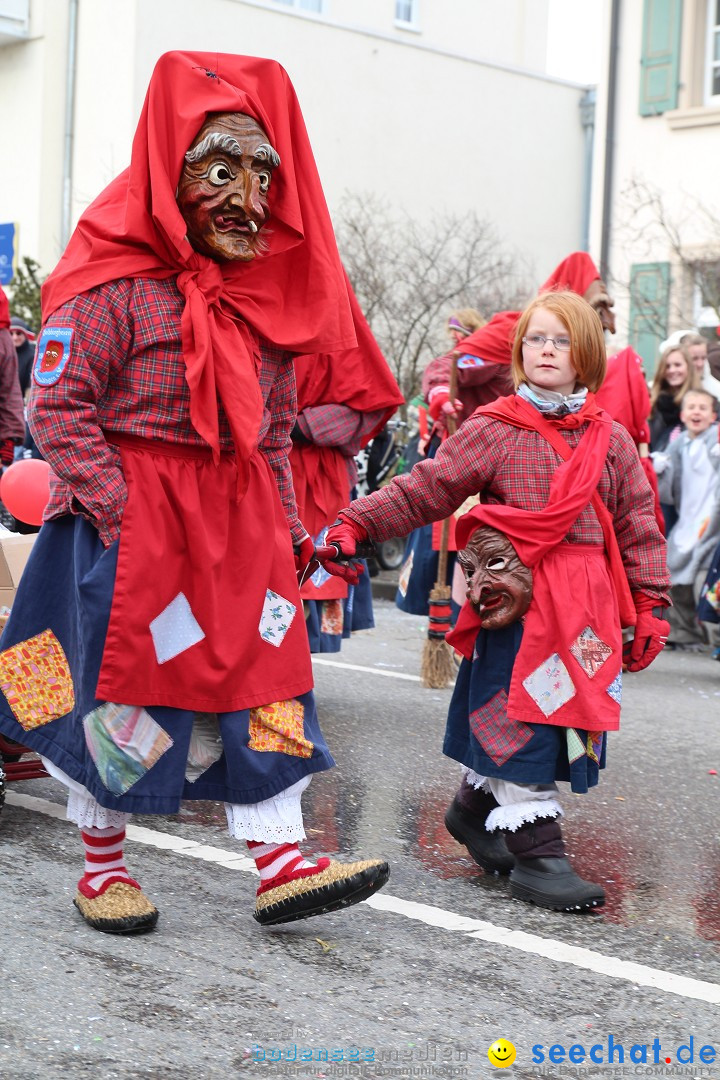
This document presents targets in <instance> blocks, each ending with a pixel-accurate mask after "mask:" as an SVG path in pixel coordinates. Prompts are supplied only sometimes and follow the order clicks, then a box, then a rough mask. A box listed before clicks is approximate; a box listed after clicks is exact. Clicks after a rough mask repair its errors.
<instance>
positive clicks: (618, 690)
mask: <svg viewBox="0 0 720 1080" xmlns="http://www.w3.org/2000/svg"><path fill="white" fill-rule="evenodd" d="M605 693H606V694H609V695H610V697H611V698H612V699H613V701H617V703H618V705H619V704H620V702H621V701H622V671H618V673H617V675H616V676H615V678H614V679H613V681H612V682H611V683H610V685H609V686H608V688H607V690H606V691H605Z"/></svg>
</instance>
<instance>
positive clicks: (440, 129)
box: [0, 0, 592, 280]
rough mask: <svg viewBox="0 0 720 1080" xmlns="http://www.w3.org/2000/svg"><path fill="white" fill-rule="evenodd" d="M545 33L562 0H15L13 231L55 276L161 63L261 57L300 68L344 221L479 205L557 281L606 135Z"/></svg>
mask: <svg viewBox="0 0 720 1080" xmlns="http://www.w3.org/2000/svg"><path fill="white" fill-rule="evenodd" d="M547 25H548V3H547V0H203V3H198V2H197V0H0V123H1V125H2V130H3V132H4V135H5V140H6V146H7V147H9V148H10V149H9V150H8V152H7V155H6V156H5V161H6V167H5V168H4V169H3V170H0V220H2V221H5V222H17V223H18V226H19V229H18V233H19V254H20V256H31V257H33V258H35V259H37V260H38V261H39V262H40V263H41V265H42V268H43V270H44V271H47V270H49V269H51V268H52V266H53V265H54V264H55V262H56V261H57V259H58V257H59V255H60V254H61V252H62V249H63V247H64V244H65V242H66V240H67V237H68V235H69V233H70V231H71V229H72V227H73V226H74V224H75V222H76V221H77V218H78V217H79V215H80V214H81V213H82V211H83V209H84V208H85V207H86V206H87V205H88V204H89V203H90V202H91V201H92V199H93V198H94V197H95V196H96V195H97V194H98V193H99V192H100V191H101V190H102V188H103V187H104V186H105V185H106V184H107V183H109V181H110V180H111V179H112V178H113V177H114V176H115V175H117V173H118V172H120V171H121V170H122V169H123V168H124V167H125V166H126V165H127V163H128V161H129V156H130V148H131V140H132V135H133V132H134V129H135V125H136V122H137V117H138V114H139V111H140V108H141V106H142V101H143V97H144V94H145V89H146V87H147V82H148V79H149V76H150V73H151V71H152V68H153V65H154V63H155V61H156V60H157V58H158V56H159V55H160V54H161V53H163V52H165V51H167V50H169V49H195V50H203V51H221V52H233V53H245V54H251V55H259V56H271V57H274V58H275V59H277V60H279V61H280V63H282V64H283V65H284V67H285V68H286V69H287V70H288V72H289V74H290V76H291V78H292V80H293V83H294V85H295V87H296V90H297V93H298V97H299V100H300V103H301V107H302V109H303V113H304V116H305V120H306V124H307V127H308V130H309V134H310V138H311V141H312V145H313V148H314V151H315V155H316V158H317V162H318V168H319V171H320V176H321V179H322V181H323V185H324V189H325V193H326V197H327V200H328V204H329V206H330V210H331V213H335V212H336V211H337V208H338V207H339V206H340V204H341V202H342V200H343V198H344V197H345V195H346V194H348V193H352V194H353V195H355V196H358V195H361V196H362V195H364V194H368V195H370V196H374V197H376V198H379V199H380V200H382V202H383V205H385V206H391V207H395V208H396V209H397V212H398V213H400V212H402V211H404V212H406V213H408V214H410V215H411V216H412V217H414V218H416V219H417V220H429V219H430V218H431V217H432V216H433V215H445V214H450V213H454V214H463V213H466V212H467V211H471V210H472V211H474V212H476V213H477V215H478V216H479V217H480V218H482V219H486V220H488V221H490V222H491V223H492V225H493V226H494V228H495V230H496V231H497V235H498V239H499V242H500V243H501V244H503V245H504V246H506V247H507V249H508V250H509V251H512V252H517V253H518V257H519V258H521V259H522V260H523V266H524V269H525V270H526V272H528V273H529V274H530V275H531V276H532V278H533V279H537V280H542V279H543V278H544V277H545V275H546V274H547V273H548V272H549V271H550V270H551V269H552V267H553V265H555V264H556V263H557V262H558V261H559V260H560V259H561V258H562V257H563V256H564V255H566V254H567V253H568V252H569V251H572V250H574V249H577V248H580V247H582V246H583V241H584V238H585V236H586V235H587V213H588V212H589V211H588V205H589V203H588V199H589V189H588V185H589V161H590V158H589V154H588V145H589V143H588V134H589V132H590V133H591V130H592V129H591V123H592V110H590V114H588V112H587V109H585V110H584V111H583V110H581V103H582V101H583V99H584V98H586V88H585V87H583V86H581V85H579V84H576V83H569V82H565V81H562V80H559V79H554V78H550V77H547V76H546V75H544V74H543V68H544V63H545V52H546V43H547ZM588 115H589V116H590V120H588ZM584 125H585V126H584ZM538 126H540V128H541V134H538ZM550 161H552V163H553V165H552V167H548V165H549V163H550Z"/></svg>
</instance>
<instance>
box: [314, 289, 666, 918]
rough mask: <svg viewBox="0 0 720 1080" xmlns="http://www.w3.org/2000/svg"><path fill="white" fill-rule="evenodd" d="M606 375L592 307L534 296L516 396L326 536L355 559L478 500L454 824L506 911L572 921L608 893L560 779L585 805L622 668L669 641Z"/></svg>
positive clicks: (572, 297)
mask: <svg viewBox="0 0 720 1080" xmlns="http://www.w3.org/2000/svg"><path fill="white" fill-rule="evenodd" d="M605 367H606V354H605V341H604V337H603V331H602V326H601V323H600V320H599V319H598V318H597V314H596V312H595V311H594V309H593V308H592V307H591V306H590V305H589V304H588V303H587V301H585V300H584V299H583V298H582V297H580V296H578V295H577V294H575V293H572V292H549V293H544V294H542V295H541V296H539V297H538V298H537V299H535V300H534V301H533V302H532V303H531V304H530V305H529V307H528V308H526V310H525V311H524V312H523V313H522V314H521V316H520V318H519V320H518V323H517V329H516V337H515V341H514V344H513V354H512V375H513V381H514V385H515V387H516V393H515V394H514V395H511V396H508V397H504V398H500V399H498V400H497V401H496V402H493V403H491V404H489V405H486V406H483V407H482V408H480V409H478V410H477V411H476V412H475V413H474V414H473V415H472V416H471V417H470V418H469V419H468V420H466V421H465V423H464V424H463V425H462V426H461V427H460V429H459V430H458V432H457V433H456V434H455V435H453V436H451V437H450V438H449V439H447V440H446V442H445V443H443V445H442V446H441V447H440V449H439V450H438V452H437V454H436V456H435V458H434V459H433V460H432V461H425V462H420V463H419V464H418V465H416V466H415V468H414V469H413V471H412V473H410V474H409V475H408V476H402V477H396V478H395V479H394V480H393V481H392V482H391V483H390V484H389V485H388V486H387V487H386V488H384V489H383V490H382V491H379V492H375V493H374V494H372V495H369V496H367V497H365V498H363V499H359V500H357V501H356V502H355V503H353V504H352V506H349V507H346V508H345V509H344V510H343V511H341V513H340V517H339V520H338V523H337V524H336V525H335V526H334V527H333V528H332V529H330V530H329V532H328V536H327V543H328V544H330V545H334V546H335V547H336V549H337V550H338V551H339V552H341V553H342V554H343V555H345V556H346V557H351V556H352V555H353V554H354V552H355V550H356V545H357V544H358V543H359V542H363V541H365V540H366V539H367V538H368V537H370V538H372V539H373V540H376V541H377V540H381V539H382V538H383V537H384V536H389V535H394V534H397V533H398V532H400V531H402V530H403V529H405V530H407V529H409V528H414V527H417V526H418V525H420V524H423V523H425V522H427V521H432V520H438V519H440V518H444V517H447V516H448V515H449V514H450V513H452V512H453V510H454V509H455V508H456V507H457V506H459V505H461V504H462V503H463V502H464V500H465V499H467V498H468V496H470V495H472V494H477V493H479V494H480V495H481V498H482V500H483V501H482V502H481V504H480V505H478V506H476V507H475V508H474V509H472V510H471V511H469V512H468V513H467V514H465V515H464V516H463V517H462V518H461V519H460V521H459V522H458V525H457V539H458V544H459V546H460V548H464V549H465V550H464V551H463V563H464V565H465V567H466V573H467V579H468V588H467V600H466V603H465V605H464V607H463V610H462V612H461V614H460V617H459V619H458V622H457V624H456V627H455V629H454V630H453V631H452V633H451V634H450V635H448V639H447V640H448V641H449V643H450V644H452V645H453V646H454V647H455V648H456V649H457V650H458V651H459V652H460V653H461V654H462V656H463V657H464V659H463V661H462V663H461V666H460V671H459V672H458V678H457V682H456V686H455V690H454V693H453V697H452V702H451V705H450V712H449V716H448V722H447V728H446V735H445V743H444V752H445V754H447V755H448V756H449V757H451V758H454V759H455V760H457V761H459V762H460V763H461V764H462V765H463V766H464V769H465V777H464V779H463V783H462V786H461V788H460V790H459V791H458V793H457V795H456V797H455V800H454V801H453V804H452V806H451V807H450V810H449V811H448V815H447V816H446V824H447V826H448V829H449V831H450V832H451V833H453V835H455V832H457V833H458V835H459V838H460V840H461V842H462V843H464V844H465V845H466V846H467V847H468V848H469V849H470V852H471V854H472V856H473V858H474V859H475V861H476V862H478V863H479V864H480V865H483V866H485V867H486V868H487V869H491V870H495V871H496V872H500V873H507V872H508V871H509V870H510V871H511V873H510V890H511V894H512V895H513V896H514V897H515V898H516V899H519V900H524V901H526V902H531V903H536V904H540V905H541V906H544V907H549V908H553V909H556V910H568V911H579V910H583V909H586V908H590V907H594V906H598V905H600V904H602V903H604V899H605V894H604V891H603V889H602V888H601V887H600V886H599V885H596V884H594V883H593V882H588V881H584V880H583V879H582V878H580V877H579V876H578V875H577V874H576V873H575V872H574V871H573V869H572V867H571V864H570V862H569V860H568V859H567V857H566V855H565V849H564V843H563V838H562V832H561V829H560V825H559V823H558V818H559V816H560V815H561V814H562V807H561V805H560V802H559V800H558V791H557V781H569V782H570V784H571V786H572V790H573V791H575V792H577V793H582V792H586V791H587V790H588V789H589V788H590V787H592V786H593V785H595V784H597V782H598V779H599V771H600V770H601V769H602V768H603V767H604V764H605V750H606V740H607V734H608V732H609V731H613V730H616V729H617V728H618V726H619V722H620V698H621V686H622V669H623V666H624V665H626V666H627V668H628V670H630V671H639V670H642V669H643V668H645V667H647V665H648V664H649V663H651V661H652V660H653V659H654V658H655V657H656V656H657V655H658V653H659V652H660V651H661V649H662V648H663V646H664V643H665V640H666V638H667V633H668V629H669V627H668V623H667V621H666V620H665V618H664V611H665V609H666V608H667V606H668V603H669V580H668V573H667V566H666V556H665V541H664V538H663V536H662V534H661V532H660V530H659V528H658V525H657V521H656V519H655V512H654V498H653V493H652V490H651V489H650V487H649V485H648V482H647V479H646V477H645V474H644V472H643V470H642V468H641V466H640V462H639V459H638V456H637V452H636V450H635V446H634V444H633V442H632V440H631V438H630V435H629V434H628V432H627V431H626V430H625V428H624V427H623V426H622V425H621V424H619V423H618V422H616V421H613V420H612V418H611V417H610V416H609V414H608V413H606V412H605V411H604V410H602V409H600V408H599V407H598V405H597V404H596V402H595V396H594V392H595V390H596V389H597V387H598V386H600V385H601V383H602V380H603V377H604V374H605ZM476 534H479V535H478V536H476ZM488 534H490V536H488ZM493 534H495V536H493ZM529 575H531V577H530V578H529ZM523 612H524V613H525V614H524V615H523ZM503 613H504V614H505V616H506V619H504V620H503V619H501V618H500V616H501V615H502V614H503ZM629 626H634V634H633V638H632V641H630V642H628V643H626V645H624V646H623V642H622V635H621V629H622V628H623V627H629ZM498 834H504V842H503V843H500V842H499V841H500V840H502V835H500V836H498Z"/></svg>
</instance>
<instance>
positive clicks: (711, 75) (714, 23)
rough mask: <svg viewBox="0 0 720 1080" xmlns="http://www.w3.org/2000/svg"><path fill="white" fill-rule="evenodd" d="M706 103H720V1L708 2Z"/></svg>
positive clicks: (709, 0)
mask: <svg viewBox="0 0 720 1080" xmlns="http://www.w3.org/2000/svg"><path fill="white" fill-rule="evenodd" d="M707 7H708V11H707V36H706V41H707V49H706V53H705V56H706V60H705V103H706V104H707V105H710V104H713V105H714V104H717V103H718V102H720V0H708V6H707Z"/></svg>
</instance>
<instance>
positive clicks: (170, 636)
mask: <svg viewBox="0 0 720 1080" xmlns="http://www.w3.org/2000/svg"><path fill="white" fill-rule="evenodd" d="M150 633H151V634H152V639H153V644H154V645H155V655H156V656H157V662H158V664H166V663H167V661H168V660H172V659H173V658H174V657H175V656H179V655H180V653H183V652H185V650H186V649H189V648H191V646H193V645H197V643H198V641H202V640H203V638H204V637H205V634H204V633H203V631H202V630H201V629H200V625H199V623H198V621H197V619H196V618H195V616H194V615H193V613H192V611H191V610H190V604H189V603H188V599H187V597H186V596H185V594H184V593H178V594H177V596H176V597H175V599H174V600H172V601H171V602H170V603H169V604H168V606H167V607H166V608H165V610H164V611H161V612H160V614H159V615H158V617H157V618H156V619H153V621H152V622H151V623H150Z"/></svg>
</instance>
